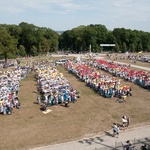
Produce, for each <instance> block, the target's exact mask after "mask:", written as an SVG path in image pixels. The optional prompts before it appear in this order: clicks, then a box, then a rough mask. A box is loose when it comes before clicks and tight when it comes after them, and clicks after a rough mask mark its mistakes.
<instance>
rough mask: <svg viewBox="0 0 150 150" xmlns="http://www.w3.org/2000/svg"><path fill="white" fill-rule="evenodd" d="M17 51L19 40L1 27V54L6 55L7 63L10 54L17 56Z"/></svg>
mask: <svg viewBox="0 0 150 150" xmlns="http://www.w3.org/2000/svg"><path fill="white" fill-rule="evenodd" d="M16 52H17V40H16V39H15V38H14V37H13V36H10V34H9V33H8V32H7V31H6V30H5V29H0V54H2V55H4V59H5V63H7V59H8V56H12V57H15V56H16Z"/></svg>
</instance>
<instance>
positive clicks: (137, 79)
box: [90, 59, 150, 89]
mask: <svg viewBox="0 0 150 150" xmlns="http://www.w3.org/2000/svg"><path fill="white" fill-rule="evenodd" d="M95 62H96V67H97V68H99V69H102V70H105V71H108V72H110V73H112V74H113V75H115V76H119V77H122V78H124V79H126V80H127V81H130V82H134V83H136V84H138V85H140V86H142V87H144V88H148V89H150V71H149V72H148V71H143V70H139V71H137V70H133V69H130V67H129V66H127V65H124V64H117V63H112V62H109V61H106V60H100V59H99V60H93V61H91V62H90V65H91V66H92V65H93V64H95Z"/></svg>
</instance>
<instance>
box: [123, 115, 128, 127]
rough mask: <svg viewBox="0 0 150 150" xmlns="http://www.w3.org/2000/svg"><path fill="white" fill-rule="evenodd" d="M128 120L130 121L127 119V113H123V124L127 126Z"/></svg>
mask: <svg viewBox="0 0 150 150" xmlns="http://www.w3.org/2000/svg"><path fill="white" fill-rule="evenodd" d="M127 122H128V121H127V116H126V115H123V116H122V126H123V127H125V126H126V124H127Z"/></svg>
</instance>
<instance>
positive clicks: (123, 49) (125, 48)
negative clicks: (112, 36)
mask: <svg viewBox="0 0 150 150" xmlns="http://www.w3.org/2000/svg"><path fill="white" fill-rule="evenodd" d="M126 51H127V46H126V43H125V42H123V45H122V53H125V52H126Z"/></svg>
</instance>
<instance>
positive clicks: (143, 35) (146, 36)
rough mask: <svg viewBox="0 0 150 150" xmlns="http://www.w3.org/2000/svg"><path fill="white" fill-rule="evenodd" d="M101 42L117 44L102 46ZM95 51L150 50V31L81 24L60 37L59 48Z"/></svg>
mask: <svg viewBox="0 0 150 150" xmlns="http://www.w3.org/2000/svg"><path fill="white" fill-rule="evenodd" d="M100 44H115V47H100ZM90 45H91V50H92V51H93V52H101V51H102V50H103V51H104V50H111V51H113V52H123V53H124V52H127V51H129V52H139V51H147V52H150V33H149V32H144V31H138V30H131V29H125V28H115V29H114V30H113V31H110V30H108V29H107V28H106V27H105V26H104V25H101V24H96V25H93V24H91V25H88V26H79V27H77V28H74V29H72V30H67V31H65V32H64V33H63V34H62V35H61V36H60V37H59V48H61V49H68V50H75V51H78V52H81V51H88V50H89V46H90Z"/></svg>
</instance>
